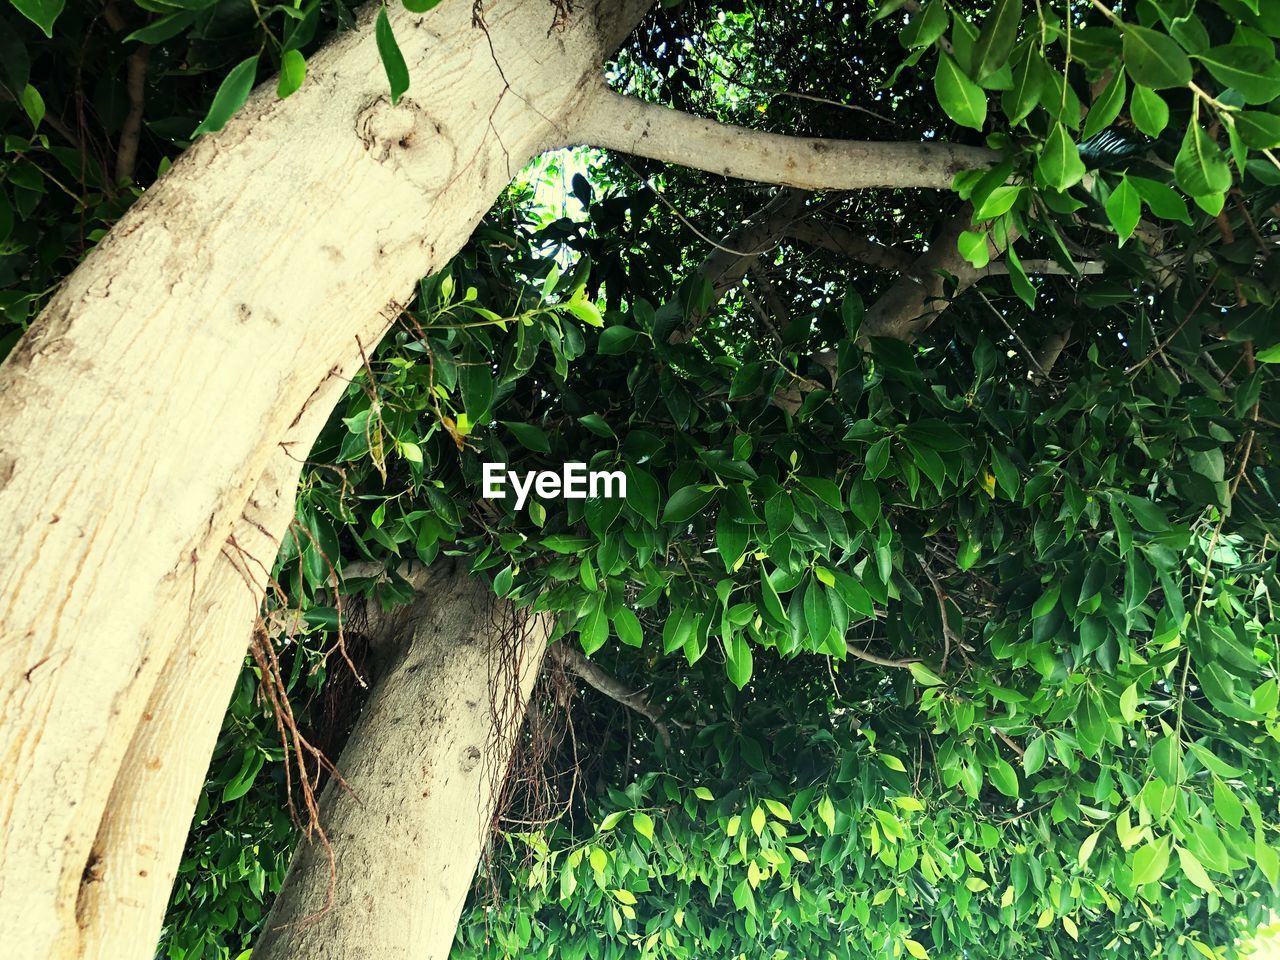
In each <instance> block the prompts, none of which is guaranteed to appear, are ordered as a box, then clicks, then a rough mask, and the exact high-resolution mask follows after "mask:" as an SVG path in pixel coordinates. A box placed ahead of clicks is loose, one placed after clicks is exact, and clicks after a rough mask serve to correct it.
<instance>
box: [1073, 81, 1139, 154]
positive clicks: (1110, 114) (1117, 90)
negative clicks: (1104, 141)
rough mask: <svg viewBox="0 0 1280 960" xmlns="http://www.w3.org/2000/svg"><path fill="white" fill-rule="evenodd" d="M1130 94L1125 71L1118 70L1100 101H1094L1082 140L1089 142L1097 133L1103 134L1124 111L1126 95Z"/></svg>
mask: <svg viewBox="0 0 1280 960" xmlns="http://www.w3.org/2000/svg"><path fill="white" fill-rule="evenodd" d="M1128 92H1129V84H1128V82H1127V81H1126V80H1125V73H1124V70H1117V71H1116V72H1115V75H1114V76H1113V77H1112V78H1111V82H1110V83H1108V84H1107V85H1106V87H1105V88H1104V89H1103V91H1102V93H1101V94H1099V95H1098V99H1096V100H1094V101H1093V106H1091V107H1090V108H1089V115H1088V116H1087V117H1085V121H1084V130H1083V132H1082V133H1081V134H1080V137H1081V139H1082V140H1088V139H1089V138H1090V137H1092V136H1093V135H1094V134H1096V133H1101V132H1102V131H1103V130H1105V129H1107V127H1109V126H1111V124H1112V123H1113V122H1114V121H1115V119H1116V117H1118V116H1120V111H1121V110H1123V109H1124V100H1125V95H1126V94H1127V93H1128Z"/></svg>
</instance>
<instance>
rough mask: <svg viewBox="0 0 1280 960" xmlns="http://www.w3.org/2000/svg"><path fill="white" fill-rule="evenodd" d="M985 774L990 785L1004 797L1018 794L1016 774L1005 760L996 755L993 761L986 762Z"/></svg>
mask: <svg viewBox="0 0 1280 960" xmlns="http://www.w3.org/2000/svg"><path fill="white" fill-rule="evenodd" d="M987 776H988V777H990V779H991V785H992V786H993V787H995V788H996V789H997V790H999V791H1000V792H1001V793H1003V794H1004V795H1005V796H1006V797H1016V796H1017V795H1018V774H1017V772H1016V771H1015V770H1014V769H1013V767H1011V766H1010V765H1009V762H1008V761H1007V760H1004V759H1002V758H999V757H997V758H996V760H995V762H994V763H991V764H988V765H987Z"/></svg>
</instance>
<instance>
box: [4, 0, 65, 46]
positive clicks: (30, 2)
mask: <svg viewBox="0 0 1280 960" xmlns="http://www.w3.org/2000/svg"><path fill="white" fill-rule="evenodd" d="M10 2H11V3H12V4H13V6H14V8H15V9H16V10H17V11H18V12H19V13H20V14H22V15H23V16H24V17H26V18H27V19H28V20H30V21H31V22H32V23H34V24H35V25H36V26H37V27H39V28H40V29H41V31H43V32H44V35H45V36H46V37H50V38H52V37H53V22H54V21H55V20H57V19H58V14H60V13H62V8H63V7H64V6H65V5H66V4H65V0H10Z"/></svg>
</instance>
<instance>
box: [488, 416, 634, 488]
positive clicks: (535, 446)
mask: <svg viewBox="0 0 1280 960" xmlns="http://www.w3.org/2000/svg"><path fill="white" fill-rule="evenodd" d="M502 425H503V426H504V427H506V428H507V429H508V430H510V431H511V435H512V436H513V437H515V438H516V441H517V442H518V443H519V444H520V446H522V447H524V448H525V449H526V450H532V451H534V452H535V453H550V452H551V441H550V440H548V439H547V434H546V431H544V430H543V429H542V428H541V427H539V426H536V425H534V424H532V423H517V422H515V421H513V420H503V421H502ZM628 490H630V488H628Z"/></svg>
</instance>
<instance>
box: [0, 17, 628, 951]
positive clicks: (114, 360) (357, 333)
mask: <svg viewBox="0 0 1280 960" xmlns="http://www.w3.org/2000/svg"><path fill="white" fill-rule="evenodd" d="M647 5H648V2H647V0H624V2H616V0H607V2H606V0H596V2H586V3H579V4H577V5H576V10H577V12H576V13H575V15H574V16H573V17H572V18H571V19H570V21H569V23H568V25H567V27H566V28H565V29H564V30H563V31H556V32H552V33H550V34H549V33H548V28H549V27H550V25H551V21H552V16H553V13H554V11H553V10H552V9H551V7H550V6H549V5H548V4H547V3H546V0H504V2H502V3H500V4H496V5H494V6H493V9H491V10H490V11H489V12H488V14H487V33H488V36H485V34H484V32H482V31H481V30H479V29H477V28H475V27H474V26H473V25H472V22H471V4H469V3H444V4H441V5H440V6H439V7H438V8H437V9H436V10H434V11H433V12H432V13H430V14H429V15H426V16H415V15H412V14H409V13H407V12H406V11H404V10H403V9H400V8H399V7H398V5H397V6H396V8H395V9H394V10H393V13H392V23H393V26H394V29H395V31H396V33H397V36H398V37H399V39H400V44H401V47H402V49H403V50H404V52H405V56H406V59H407V61H408V64H409V69H410V73H411V75H412V78H413V79H412V84H413V86H412V88H411V89H410V91H409V93H408V95H407V96H406V97H405V98H404V99H403V100H402V101H401V103H400V105H399V106H398V107H396V108H393V107H392V106H391V104H390V103H389V102H388V101H387V98H386V96H385V90H386V78H385V75H384V74H383V69H382V66H381V64H380V63H379V60H378V55H377V50H376V48H375V44H374V38H373V36H372V30H371V29H370V28H369V25H368V17H366V19H365V22H364V24H363V26H362V27H361V28H360V29H359V30H357V31H354V32H352V33H349V34H345V35H342V36H340V37H339V38H337V39H336V40H335V41H334V43H333V44H331V45H330V46H329V47H327V48H326V49H325V50H324V51H323V52H321V53H320V54H319V55H317V56H316V57H315V58H314V59H313V60H312V62H311V63H310V64H309V70H308V74H309V75H308V79H307V83H306V84H304V85H303V87H302V89H300V90H299V91H298V92H297V93H295V94H294V95H293V96H291V97H289V98H288V99H287V100H284V101H279V100H277V99H276V98H275V96H274V93H273V92H272V89H271V87H272V86H273V85H271V84H268V85H266V87H265V88H263V89H260V90H259V91H258V92H257V94H256V95H255V96H254V97H253V98H252V99H251V101H250V103H249V104H248V105H247V106H246V108H245V109H244V110H243V111H242V113H241V114H240V115H239V116H238V117H237V118H236V119H235V120H234V121H233V122H232V123H231V124H229V125H228V127H227V128H226V129H225V130H223V131H222V132H221V133H220V134H217V135H215V136H212V137H208V138H204V139H202V140H201V141H200V142H198V143H197V144H196V145H195V146H194V147H193V148H192V149H191V150H190V151H189V152H188V154H187V155H186V156H184V157H183V158H181V159H180V160H179V161H178V163H176V164H175V165H174V167H173V169H172V170H171V171H170V173H169V174H168V175H166V176H165V177H164V178H163V179H162V180H161V181H160V182H159V183H158V184H157V185H156V186H155V187H153V188H152V189H151V190H149V191H148V192H147V193H146V194H145V195H144V196H143V198H142V199H141V200H140V201H139V202H138V203H137V204H136V205H135V206H134V207H133V208H132V209H131V210H130V211H129V212H128V213H127V214H126V215H125V217H124V218H123V219H122V220H121V222H120V223H119V224H118V225H117V227H116V228H115V229H114V230H113V231H112V232H111V233H110V234H109V235H108V237H107V238H106V239H105V240H104V241H103V242H102V243H101V244H100V245H99V247H98V248H97V249H96V250H95V251H94V252H93V253H92V254H91V255H90V256H89V257H88V259H87V260H86V261H85V263H84V264H83V265H82V266H81V267H80V268H79V269H78V270H77V271H76V272H75V273H74V274H73V275H72V276H71V277H70V278H69V279H68V280H67V282H66V283H65V284H64V286H63V288H62V289H61V290H60V291H59V292H58V293H57V295H56V296H55V297H54V299H53V300H52V302H51V303H50V305H49V307H48V308H47V309H46V310H45V311H44V313H43V314H42V316H41V317H40V319H39V320H38V321H37V323H36V324H35V325H34V326H33V328H32V330H31V332H30V333H29V334H28V335H27V336H26V337H24V338H23V340H22V341H21V342H20V343H19V345H18V346H17V348H16V349H15V350H14V352H13V354H12V355H11V356H10V357H9V358H8V360H7V361H6V362H5V364H4V366H3V368H0V396H2V397H3V409H2V411H0V543H4V545H5V549H4V556H3V559H0V597H3V601H2V602H0V830H2V831H3V836H2V837H0V943H4V944H5V945H6V946H5V950H6V952H7V953H8V955H10V956H14V957H17V958H27V957H30V958H38V960H47V958H62V957H74V956H77V955H78V954H79V953H80V950H81V947H80V943H79V941H80V938H81V937H80V931H79V928H78V927H77V924H76V917H75V914H76V902H77V895H78V891H79V888H80V886H81V880H82V878H86V879H92V877H93V875H94V874H95V873H98V872H103V871H105V873H104V874H103V875H106V873H109V872H110V871H111V869H112V864H111V862H110V859H109V858H110V856H111V855H112V851H100V852H99V853H98V854H97V856H98V857H99V859H98V861H97V862H96V863H94V864H91V863H90V861H91V858H92V857H93V856H94V854H92V852H91V850H92V845H93V842H94V838H95V837H96V836H97V835H98V833H99V830H100V827H101V826H102V820H103V815H104V811H105V808H106V805H107V802H108V797H109V794H110V792H111V790H112V788H113V783H114V782H115V780H116V778H117V774H118V773H119V772H121V763H122V761H123V760H124V757H125V754H126V751H127V749H128V748H129V745H130V743H131V741H133V739H134V737H135V731H136V730H137V728H138V726H139V722H140V720H141V718H142V716H143V714H144V712H145V711H146V709H147V705H148V703H149V702H150V701H151V700H152V699H153V695H154V696H157V697H160V698H161V699H165V698H166V697H169V696H176V697H177V698H178V699H179V700H182V699H183V698H185V697H187V696H188V693H189V692H190V688H191V687H192V686H193V683H192V681H193V680H196V678H194V677H187V676H183V675H179V676H177V677H175V678H173V679H174V682H175V683H177V684H178V685H179V686H185V687H187V688H188V692H182V691H181V690H177V691H170V692H168V693H160V692H156V691H155V686H156V681H157V677H158V676H159V675H160V673H161V672H162V670H163V669H164V668H165V665H166V664H167V663H174V664H175V665H176V662H177V661H176V660H175V659H174V658H175V651H178V650H179V648H180V645H182V644H183V641H184V640H185V641H187V642H190V640H191V638H193V637H194V636H195V633H194V630H195V625H196V621H197V619H199V620H200V621H201V623H200V628H199V630H200V634H199V635H200V636H201V637H204V638H223V639H224V640H225V643H224V645H223V646H222V647H221V648H219V649H213V648H211V649H209V650H208V651H207V656H208V658H209V662H210V663H211V664H212V663H213V662H214V661H217V662H218V663H219V665H220V666H219V676H221V677H223V678H225V677H226V675H227V673H226V671H230V670H231V669H232V667H231V666H230V664H233V663H237V662H238V661H239V659H240V657H241V656H242V654H243V649H244V643H245V638H246V637H247V636H248V634H249V627H250V625H251V623H252V607H253V604H250V603H246V604H240V603H236V602H223V601H221V600H215V599H214V598H213V597H212V596H211V595H210V590H211V589H213V590H214V591H215V592H220V590H221V589H225V588H226V585H227V584H230V585H231V586H230V589H233V590H236V591H239V590H240V589H242V588H241V587H240V586H239V585H238V584H236V583H235V582H234V577H227V576H226V575H225V571H221V572H220V564H219V563H217V562H215V560H216V558H217V556H218V554H219V552H220V551H221V549H222V548H223V545H224V544H225V543H226V542H227V539H228V537H229V535H231V534H232V533H233V531H234V530H235V529H236V525H237V522H238V520H239V518H240V517H241V516H242V515H243V516H245V517H246V518H247V517H249V516H250V515H251V514H252V513H253V510H252V509H248V502H249V500H250V497H251V496H253V495H254V491H255V490H258V491H259V492H264V489H263V487H262V484H263V482H264V475H265V473H266V472H267V471H268V470H269V469H270V465H271V464H272V462H273V460H274V458H275V457H276V456H277V455H278V452H279V447H278V444H279V442H280V441H281V440H282V439H283V438H284V437H285V436H286V435H287V433H288V431H289V429H290V425H291V424H292V423H294V422H295V420H296V419H297V418H299V417H300V416H301V415H302V414H303V413H304V412H305V411H306V410H307V409H308V405H309V404H310V403H322V404H326V405H327V404H332V402H333V400H334V395H333V394H331V393H328V392H327V391H326V389H325V384H327V383H329V382H330V381H331V380H332V379H335V378H337V377H340V376H343V375H345V374H348V373H350V367H349V363H350V360H351V358H358V356H359V354H360V348H361V346H363V347H364V348H366V349H367V348H369V347H371V346H372V345H373V344H375V343H376V342H377V341H378V340H379V339H380V338H381V336H382V335H383V333H384V332H385V331H386V329H387V327H388V325H389V324H390V323H391V322H393V321H394V320H395V318H396V316H397V315H398V314H399V312H400V309H401V306H402V304H403V303H404V302H405V301H406V300H407V299H408V298H409V297H410V296H411V293H412V290H413V287H414V284H415V283H416V281H417V280H418V278H420V277H421V276H423V275H425V274H429V273H431V272H432V271H434V270H437V269H439V268H441V267H442V266H444V265H445V263H447V262H448V260H449V258H450V257H451V256H452V255H453V254H454V253H455V252H456V251H457V250H458V249H459V248H460V247H461V246H462V244H463V243H464V242H465V241H466V240H467V238H468V236H469V235H470V233H471V230H472V228H473V226H474V225H475V223H476V222H477V221H478V220H479V219H480V217H481V216H483V215H484V213H485V212H486V211H487V210H488V209H489V207H490V205H491V204H492V202H493V200H494V199H495V198H496V197H497V195H498V193H499V192H500V191H501V190H502V188H503V187H504V186H505V185H506V183H507V182H508V181H509V180H510V178H511V176H512V174H513V173H514V172H515V171H516V170H518V169H519V168H520V167H521V166H522V165H523V164H524V163H525V161H526V160H527V159H528V158H529V157H530V156H531V155H533V154H534V153H536V152H537V151H539V150H541V149H543V148H545V147H546V146H547V145H548V144H550V143H552V142H557V141H560V140H562V139H563V138H564V137H565V136H566V133H565V131H564V129H563V128H562V123H563V121H564V120H565V118H566V117H567V115H568V114H569V112H570V110H571V108H572V107H574V106H575V104H576V102H577V101H578V99H579V98H580V97H581V95H582V91H583V90H584V89H586V88H587V87H588V85H589V81H590V80H593V79H594V77H595V76H596V74H598V72H599V70H600V65H601V63H602V61H603V59H604V57H605V56H607V54H608V51H610V50H611V49H612V48H613V47H614V46H615V45H616V44H617V43H618V42H620V40H621V39H622V38H623V37H624V36H625V35H626V33H627V32H628V31H629V30H630V29H631V27H632V25H633V24H634V23H635V21H636V20H637V19H638V17H639V15H640V13H641V12H642V11H643V9H644V8H645V7H646V6H647ZM321 394H325V396H323V397H321ZM319 422H320V421H319V419H317V420H316V421H314V422H312V424H311V429H310V430H309V431H308V435H305V436H298V437H297V440H298V445H297V446H296V447H295V448H294V449H293V451H292V452H293V455H294V456H295V457H297V458H299V459H301V458H302V457H304V456H305V454H306V451H307V450H308V449H309V448H310V445H311V442H312V441H313V439H314V434H315V430H316V428H317V427H318V425H319ZM293 495H294V491H293V490H292V489H291V488H289V487H288V486H287V485H286V486H285V488H284V489H282V490H279V491H274V490H273V492H272V493H271V494H270V496H271V497H272V499H273V500H274V502H273V503H270V504H267V503H263V504H260V507H261V508H262V509H263V510H264V511H265V513H266V514H267V515H268V516H269V517H270V522H271V524H272V526H271V527H270V528H268V530H267V532H268V538H267V539H269V540H274V541H278V540H279V539H280V535H281V533H282V530H283V524H284V523H286V522H287V518H288V516H289V514H290V510H289V509H288V505H289V504H290V503H291V501H292V498H293ZM282 506H283V507H284V509H281V507H282ZM259 559H261V560H262V561H263V562H264V563H267V564H269V563H270V562H271V558H270V556H264V557H260V558H259ZM211 585H212V588H211ZM206 598H207V599H206ZM202 605H203V606H202ZM198 642H200V643H205V642H207V641H205V640H203V639H202V640H199V641H198ZM200 653H201V656H202V657H204V656H205V651H203V650H201V651H200ZM177 657H178V658H179V659H180V657H181V654H180V653H178V654H177ZM224 689H225V687H224ZM212 699H213V698H212V696H211V697H210V700H212ZM206 705H207V706H208V707H209V709H208V710H206V711H202V715H201V716H197V717H188V718H187V721H188V722H187V726H186V727H182V728H179V729H177V730H174V731H172V734H174V735H172V736H169V737H165V738H164V739H165V742H164V743H157V744H154V747H155V752H160V753H164V754H166V755H167V754H169V753H170V752H172V751H178V752H182V751H185V750H188V749H191V748H189V747H188V746H187V744H188V743H194V744H201V745H202V746H200V747H199V749H201V750H204V749H206V747H207V745H208V744H209V743H211V742H212V741H211V740H210V739H209V736H210V730H211V729H213V730H216V724H217V718H218V716H219V715H220V714H221V712H222V709H223V708H225V699H223V700H222V702H221V703H219V704H217V705H216V706H214V705H213V704H212V703H209V704H206ZM196 724H203V726H201V727H200V729H199V731H198V732H197V733H192V732H191V729H192V727H193V726H195V725H196ZM178 734H180V735H178ZM143 736H146V734H144V735H143ZM205 760H207V752H206V753H205V754H204V755H203V757H201V758H198V759H197V761H196V763H195V767H199V766H200V765H201V763H202V762H203V761H205ZM122 789H124V790H128V789H129V787H128V786H127V784H126V785H123V787H122ZM163 796H166V797H173V798H175V801H176V798H178V797H181V799H182V802H181V803H176V802H175V804H174V806H173V807H172V809H170V810H169V811H168V812H167V814H166V815H168V816H171V817H175V818H176V819H177V820H178V822H181V823H183V824H186V823H188V822H189V818H190V812H191V808H190V804H189V800H190V797H191V796H192V794H191V793H190V787H189V782H188V783H187V784H186V785H185V786H183V787H181V788H173V789H167V790H166V792H165V793H164V794H163ZM151 809H152V810H153V811H155V810H156V807H155V806H154V805H153V806H152V807H151ZM118 853H119V854H120V855H122V856H126V857H129V858H133V857H135V856H136V851H135V850H121V851H118ZM143 859H144V860H145V859H146V858H143ZM135 866H136V865H135V864H133V863H129V864H127V865H126V866H123V867H121V869H135ZM137 869H146V867H139V868H137ZM86 872H88V876H87V877H86ZM136 872H137V870H135V873H136ZM91 913H92V911H91ZM158 923H159V916H158V915H156V916H154V917H152V918H151V920H150V922H149V923H148V924H146V925H145V927H143V928H141V929H136V930H132V931H130V930H128V929H124V928H121V929H120V930H119V931H118V932H119V935H120V936H121V937H122V938H123V939H125V940H130V941H131V942H130V949H129V950H128V952H127V953H126V954H118V956H120V957H125V956H136V957H147V956H150V954H151V950H152V946H151V945H152V943H154V937H153V936H151V937H148V936H147V935H146V934H145V932H144V931H150V932H151V933H154V932H155V931H157V930H158ZM95 929H102V927H101V925H97V926H96V927H95ZM131 933H132V935H133V936H131ZM134 937H136V939H134ZM85 952H87V953H94V952H96V950H95V949H93V948H92V947H86V951H85Z"/></svg>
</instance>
